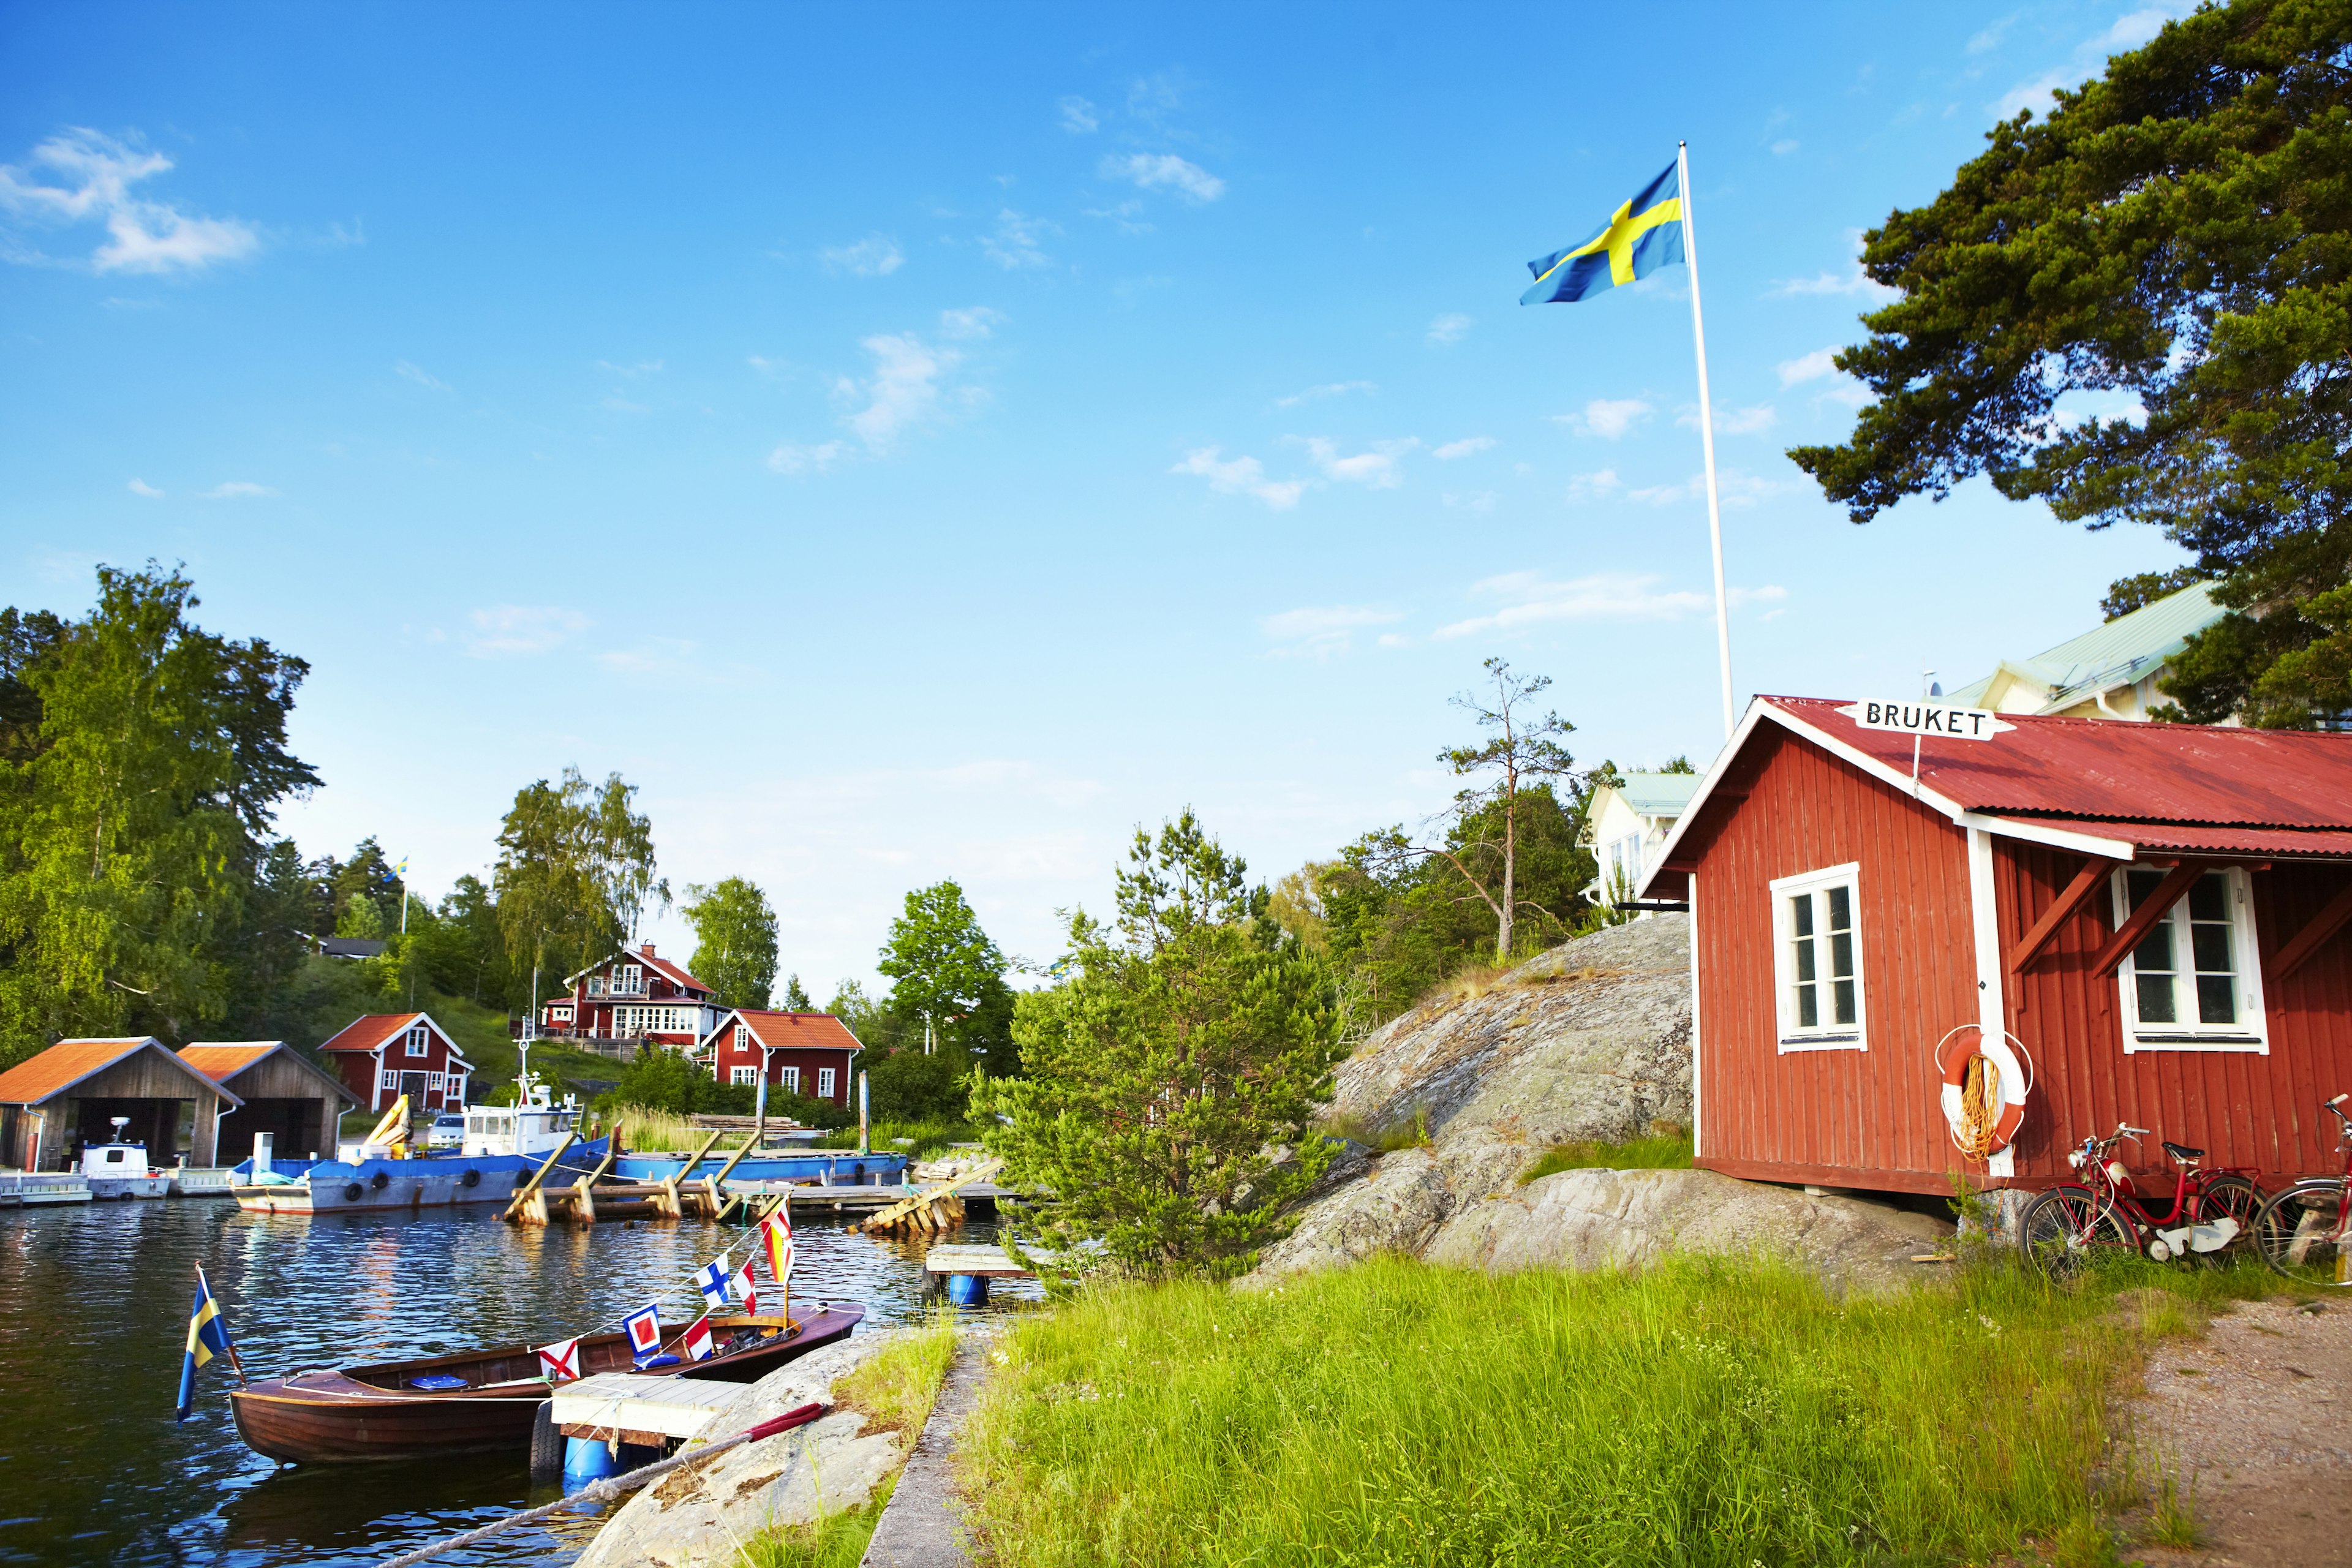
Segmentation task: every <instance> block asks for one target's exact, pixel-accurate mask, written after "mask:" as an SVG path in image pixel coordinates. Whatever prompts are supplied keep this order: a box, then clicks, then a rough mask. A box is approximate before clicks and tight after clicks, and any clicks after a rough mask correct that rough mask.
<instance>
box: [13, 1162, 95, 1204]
mask: <svg viewBox="0 0 2352 1568" xmlns="http://www.w3.org/2000/svg"><path fill="white" fill-rule="evenodd" d="M88 1202H89V1181H88V1179H87V1178H85V1177H83V1176H81V1175H80V1174H79V1173H75V1172H71V1171H0V1209H15V1208H29V1207H31V1206H33V1205H37V1204H86V1203H88Z"/></svg>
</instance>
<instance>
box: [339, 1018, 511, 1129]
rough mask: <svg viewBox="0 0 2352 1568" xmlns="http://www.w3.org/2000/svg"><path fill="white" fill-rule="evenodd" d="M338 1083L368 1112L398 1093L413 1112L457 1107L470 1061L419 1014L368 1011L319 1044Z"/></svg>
mask: <svg viewBox="0 0 2352 1568" xmlns="http://www.w3.org/2000/svg"><path fill="white" fill-rule="evenodd" d="M319 1052H320V1055H321V1056H323V1057H325V1058H327V1061H328V1063H329V1065H330V1066H331V1068H333V1070H334V1072H335V1074H336V1076H337V1077H338V1078H340V1079H341V1080H342V1084H343V1087H344V1088H345V1089H349V1090H351V1091H352V1097H353V1098H354V1099H355V1100H357V1101H358V1102H359V1103H360V1104H362V1105H364V1106H365V1107H367V1109H368V1110H375V1111H381V1110H383V1109H384V1108H385V1107H386V1106H389V1105H390V1104H392V1103H393V1101H394V1100H398V1099H399V1098H400V1097H401V1096H402V1095H406V1096H408V1109H409V1110H410V1112H411V1113H412V1114H417V1115H422V1114H424V1113H425V1112H426V1111H442V1110H463V1109H465V1105H466V1080H467V1079H469V1078H471V1077H472V1076H473V1071H474V1064H473V1063H472V1062H469V1061H467V1059H466V1058H465V1056H464V1054H463V1053H461V1052H460V1051H459V1050H458V1049H457V1042H456V1041H454V1040H452V1039H451V1038H450V1037H449V1035H448V1032H447V1031H446V1030H445V1029H443V1028H442V1027H441V1026H440V1025H438V1024H436V1023H435V1022H434V1021H433V1020H432V1019H431V1018H430V1017H429V1016H426V1015H425V1014H423V1013H371V1014H369V1015H367V1016H365V1017H363V1018H356V1019H353V1020H352V1022H351V1023H350V1024H349V1025H347V1026H344V1028H343V1030H342V1032H341V1033H340V1034H338V1035H337V1036H335V1037H334V1038H333V1039H331V1040H329V1041H328V1042H327V1043H326V1044H325V1045H323V1046H320V1047H319Z"/></svg>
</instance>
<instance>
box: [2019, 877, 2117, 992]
mask: <svg viewBox="0 0 2352 1568" xmlns="http://www.w3.org/2000/svg"><path fill="white" fill-rule="evenodd" d="M2115 868H2116V863H2115V862H2114V861H2112V860H2109V859H2107V858H2105V857H2103V856H2096V855H2095V856H2093V857H2091V858H2089V859H2087V860H2085V861H2084V863H2083V868H2082V869H2081V870H2080V871H2077V872H2075V873H2074V880H2073V881H2071V882H2069V883H2067V884H2066V889H2065V891H2063V892H2062V893H2060V894H2059V895H2058V898H2057V901H2056V902H2054V903H2053V904H2052V905H2051V906H2050V907H2049V908H2048V909H2046V910H2042V918H2041V919H2040V920H2038V921H2034V922H2033V929H2032V930H2031V931H2027V932H2026V933H2025V934H2024V935H2023V936H2022V937H2021V938H2019V939H2018V942H2017V945H2016V946H2015V947H2012V948H2011V949H2010V950H2009V968H2010V972H2011V973H2019V972H2021V971H2022V970H2023V969H2024V968H2025V966H2026V965H2027V964H2029V963H2032V962H2033V961H2034V960H2035V959H2036V958H2038V957H2039V956H2041V953H2042V949H2043V948H2044V947H2047V946H2048V945H2049V944H2050V939H2051V938H2052V937H2053V936H2056V935H2057V934H2058V928H2059V927H2060V926H2062V925H2064V924H2065V923H2066V922H2067V921H2070V920H2072V919H2073V918H2074V914H2075V911H2076V910H2080V909H2081V908H2082V907H2083V906H2084V904H2086V903H2089V902H2090V901H2091V900H2092V899H2094V898H2095V897H2096V896H2097V894H2098V891H2099V889H2100V887H2101V886H2102V885H2103V884H2105V881H2106V879H2107V877H2108V874H2109V873H2111V872H2112V871H2114V870H2115Z"/></svg>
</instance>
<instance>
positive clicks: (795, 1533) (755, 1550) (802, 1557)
mask: <svg viewBox="0 0 2352 1568" xmlns="http://www.w3.org/2000/svg"><path fill="white" fill-rule="evenodd" d="M897 1486H898V1478H897V1477H895V1476H894V1477H892V1478H891V1479H888V1480H887V1481H884V1482H883V1483H882V1484H881V1485H880V1486H878V1487H876V1488H875V1489H874V1495H873V1496H872V1497H871V1498H868V1499H867V1500H866V1502H865V1503H864V1505H863V1506H861V1507H858V1508H845V1509H843V1510H841V1511H840V1512H838V1513H829V1514H826V1515H825V1516H824V1518H823V1519H820V1520H818V1521H816V1522H815V1523H814V1524H778V1525H771V1526H770V1527H769V1528H767V1529H765V1530H762V1531H760V1532H759V1533H758V1534H756V1535H754V1536H752V1537H751V1539H750V1540H748V1541H746V1542H743V1544H742V1545H741V1546H740V1547H739V1548H737V1549H736V1552H735V1568H857V1565H858V1563H861V1562H863V1561H864V1560H865V1557H866V1547H867V1546H869V1545H871V1544H872V1543H873V1541H874V1527H875V1526H876V1525H877V1524H879V1523H880V1522H881V1521H882V1510H883V1509H885V1508H887V1506H889V1502H890V1493H891V1492H892V1490H893V1489H896V1488H897Z"/></svg>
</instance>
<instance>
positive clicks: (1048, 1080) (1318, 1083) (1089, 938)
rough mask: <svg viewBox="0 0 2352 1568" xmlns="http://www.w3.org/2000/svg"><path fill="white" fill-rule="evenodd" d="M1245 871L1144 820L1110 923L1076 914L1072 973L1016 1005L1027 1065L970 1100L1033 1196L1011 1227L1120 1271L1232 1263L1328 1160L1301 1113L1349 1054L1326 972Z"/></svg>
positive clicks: (1182, 828)
mask: <svg viewBox="0 0 2352 1568" xmlns="http://www.w3.org/2000/svg"><path fill="white" fill-rule="evenodd" d="M1246 871H1247V868H1246V866H1244V863H1243V862H1242V860H1241V859H1240V858H1238V857H1234V856H1230V855H1227V854H1226V853H1225V852H1224V850H1223V848H1222V847H1219V845H1218V844H1217V842H1216V841H1215V840H1214V839H1213V838H1211V837H1209V836H1208V834H1207V833H1206V832H1205V831H1203V830H1202V826H1201V825H1200V822H1199V821H1198V819H1196V818H1195V817H1194V816H1193V815H1192V812H1190V811H1189V810H1188V811H1186V812H1185V813H1184V814H1183V815H1182V816H1181V817H1179V818H1178V819H1177V820H1175V821H1174V822H1171V823H1169V824H1167V825H1166V826H1164V827H1163V828H1162V829H1161V831H1160V834H1159V836H1158V837H1157V838H1155V837H1153V836H1152V835H1150V834H1149V833H1145V832H1141V831H1139V832H1138V833H1137V834H1136V839H1135V845H1134V847H1133V848H1132V850H1131V851H1130V852H1129V858H1128V865H1127V867H1126V868H1124V869H1123V870H1121V871H1120V872H1119V874H1118V890H1117V904H1118V915H1117V918H1116V921H1114V923H1113V924H1112V925H1110V926H1108V927H1105V926H1103V925H1100V924H1098V923H1097V922H1096V921H1093V920H1091V919H1089V918H1088V917H1087V915H1086V914H1085V913H1084V912H1083V911H1080V912H1079V913H1078V914H1076V916H1074V917H1073V918H1072V920H1071V922H1070V945H1071V956H1072V958H1073V960H1074V961H1075V969H1076V973H1074V974H1073V975H1072V976H1071V977H1070V978H1069V979H1066V980H1065V981H1064V982H1063V983H1062V984H1058V985H1055V986H1054V987H1053V988H1052V989H1050V990H1046V991H1038V992H1031V993H1028V994H1024V995H1023V996H1022V997H1021V998H1020V1001H1019V1004H1018V1006H1017V1009H1016V1011H1015V1014H1014V1023H1013V1031H1014V1034H1015V1036H1016V1037H1017V1038H1018V1039H1019V1041H1020V1045H1021V1048H1022V1053H1023V1061H1024V1067H1025V1069H1026V1073H1027V1076H1026V1077H1025V1078H1019V1079H1013V1078H995V1079H990V1078H984V1077H983V1078H982V1079H981V1080H980V1082H979V1083H978V1085H977V1087H976V1088H975V1089H974V1090H973V1094H972V1109H973V1111H974V1114H975V1117H976V1118H977V1119H981V1120H982V1121H985V1122H986V1124H987V1125H988V1131H987V1133H986V1137H987V1141H988V1143H989V1146H990V1148H991V1149H992V1151H993V1152H997V1153H1000V1154H1003V1156H1004V1157H1005V1159H1006V1168H1007V1172H1008V1175H1007V1177H1006V1179H1007V1181H1008V1182H1009V1183H1010V1184H1013V1185H1014V1186H1017V1187H1019V1188H1021V1189H1022V1190H1024V1191H1026V1192H1030V1193H1036V1194H1045V1195H1044V1196H1042V1197H1040V1198H1039V1199H1038V1200H1037V1202H1036V1205H1035V1206H1034V1208H1029V1209H1025V1210H1020V1211H1016V1213H1015V1215H1014V1220H1013V1224H1014V1227H1015V1234H1016V1235H1021V1234H1024V1233H1025V1234H1026V1235H1027V1236H1028V1237H1034V1238H1037V1239H1042V1240H1043V1241H1044V1242H1045V1243H1046V1244H1047V1245H1048V1246H1049V1247H1054V1248H1056V1249H1058V1250H1061V1251H1063V1252H1064V1253H1065V1254H1066V1256H1069V1257H1076V1256H1078V1254H1077V1253H1076V1252H1075V1251H1074V1250H1073V1249H1075V1248H1076V1247H1079V1246H1080V1244H1081V1243H1091V1242H1099V1243H1100V1244H1101V1249H1102V1251H1101V1256H1102V1258H1103V1259H1104V1260H1105V1262H1106V1263H1107V1264H1108V1265H1109V1266H1110V1267H1112V1268H1116V1269H1118V1270H1120V1271H1123V1272H1126V1273H1130V1274H1136V1275H1141V1276H1147V1277H1164V1276H1170V1275H1177V1274H1194V1273H1198V1274H1209V1275H1224V1274H1232V1273H1236V1272H1239V1271H1240V1270H1242V1269H1243V1268H1246V1267H1248V1264H1249V1261H1250V1258H1251V1257H1252V1255H1253V1253H1254V1251H1255V1248H1256V1247H1259V1246H1261V1245H1262V1244H1264V1243H1265V1241H1267V1240H1269V1239H1271V1238H1272V1237H1275V1236H1276V1235H1278V1234H1279V1233H1280V1231H1281V1229H1282V1221H1281V1219H1280V1217H1279V1213H1280V1205H1282V1203H1283V1202H1284V1201H1285V1200H1286V1199H1289V1198H1291V1197H1295V1196H1297V1194H1301V1193H1303V1192H1304V1191H1305V1190H1306V1189H1307V1186H1308V1185H1310V1184H1312V1183H1313V1182H1314V1181H1315V1179H1316V1178H1317V1177H1318V1176H1319V1175H1320V1174H1321V1173H1322V1172H1323V1170H1324V1169H1325V1167H1326V1166H1327V1165H1328V1163H1329V1160H1330V1157H1331V1153H1332V1148H1333V1146H1332V1145H1330V1144H1329V1143H1328V1142H1326V1141H1325V1140H1323V1139H1321V1138H1319V1137H1315V1136H1310V1135H1309V1134H1308V1133H1307V1118H1308V1117H1309V1115H1310V1114H1312V1112H1313V1110H1314V1109H1315V1106H1316V1104H1317V1103H1318V1101H1319V1100H1322V1099H1323V1098H1324V1097H1325V1096H1326V1095H1327V1094H1328V1092H1329V1089H1330V1083H1331V1068H1332V1067H1333V1065H1334V1064H1335V1063H1336V1062H1337V1061H1338V1060H1339V1058H1340V1056H1341V1055H1342V1054H1343V1053H1344V1047H1342V1046H1341V1044H1340V1039H1339V1014H1338V1012H1337V1010H1336V1009H1335V1007H1334V1006H1333V1002H1332V994H1331V984H1330V977H1329V974H1328V971H1327V970H1326V968H1325V966H1324V964H1323V963H1321V961H1319V960H1318V959H1317V958H1316V957H1314V955H1312V954H1311V953H1308V952H1306V951H1304V950H1303V949H1302V948H1301V947H1300V946H1299V945H1298V944H1297V942H1294V941H1292V940H1290V939H1289V938H1288V937H1287V936H1286V935H1285V934H1284V933H1283V931H1281V928H1280V927H1279V926H1277V925H1276V923H1275V922H1274V921H1272V920H1271V919H1269V918H1267V916H1266V905H1267V902H1268V900H1267V895H1266V892H1265V889H1264V888H1263V887H1259V888H1256V889H1252V888H1251V887H1249V885H1248V883H1247V882H1246V880H1245V873H1246ZM1285 1148H1287V1150H1288V1151H1289V1152H1288V1154H1287V1155H1286V1156H1285V1154H1284V1153H1283V1152H1282V1151H1283V1150H1284V1149H1285Z"/></svg>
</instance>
